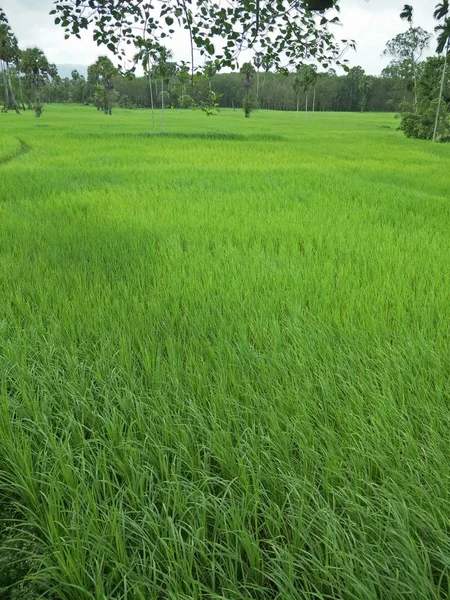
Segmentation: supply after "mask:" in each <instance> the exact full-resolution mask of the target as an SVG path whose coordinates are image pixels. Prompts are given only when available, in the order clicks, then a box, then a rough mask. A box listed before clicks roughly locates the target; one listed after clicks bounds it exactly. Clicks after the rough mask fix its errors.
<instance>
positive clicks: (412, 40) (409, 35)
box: [383, 5, 431, 111]
mask: <svg viewBox="0 0 450 600" xmlns="http://www.w3.org/2000/svg"><path fill="white" fill-rule="evenodd" d="M409 9H411V11H412V7H411V6H409V5H405V8H404V10H403V12H402V13H401V15H404V16H403V17H402V18H404V19H406V18H409V15H410V18H411V21H409V24H410V27H409V29H408V31H405V32H404V33H399V34H398V35H396V36H395V37H394V38H392V39H391V40H389V41H388V42H387V44H386V48H385V50H384V52H383V55H385V56H391V57H392V59H393V60H392V62H391V66H396V65H399V64H400V63H403V65H404V67H407V71H406V72H405V77H406V78H407V79H409V80H411V81H412V82H413V86H414V102H413V107H414V110H416V111H417V63H418V62H419V60H420V59H421V57H422V55H423V53H424V51H425V50H426V48H427V47H428V45H429V42H430V38H431V34H429V33H428V32H427V31H425V30H424V29H422V28H421V27H413V26H412V12H410V10H409Z"/></svg>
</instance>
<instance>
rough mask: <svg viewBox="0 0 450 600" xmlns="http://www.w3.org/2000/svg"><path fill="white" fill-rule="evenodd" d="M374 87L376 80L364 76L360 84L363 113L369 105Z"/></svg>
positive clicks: (360, 103) (360, 106) (360, 101)
mask: <svg viewBox="0 0 450 600" xmlns="http://www.w3.org/2000/svg"><path fill="white" fill-rule="evenodd" d="M373 85H374V78H373V77H371V76H370V75H363V76H362V78H361V80H360V82H359V92H360V98H359V108H360V110H361V112H364V111H365V110H366V108H367V103H368V101H369V94H370V92H371V90H372V88H373Z"/></svg>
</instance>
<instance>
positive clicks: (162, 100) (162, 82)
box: [161, 79, 164, 133]
mask: <svg viewBox="0 0 450 600" xmlns="http://www.w3.org/2000/svg"><path fill="white" fill-rule="evenodd" d="M161 128H162V132H163V133H164V80H163V79H161Z"/></svg>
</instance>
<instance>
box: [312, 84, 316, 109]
mask: <svg viewBox="0 0 450 600" xmlns="http://www.w3.org/2000/svg"><path fill="white" fill-rule="evenodd" d="M315 109H316V88H314V92H313V105H312V112H313V114H314V111H315Z"/></svg>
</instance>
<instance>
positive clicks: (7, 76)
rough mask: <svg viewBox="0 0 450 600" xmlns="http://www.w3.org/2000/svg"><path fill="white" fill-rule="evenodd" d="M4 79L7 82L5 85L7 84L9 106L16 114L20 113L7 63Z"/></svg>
mask: <svg viewBox="0 0 450 600" xmlns="http://www.w3.org/2000/svg"><path fill="white" fill-rule="evenodd" d="M6 79H7V82H8V83H7V85H9V97H10V101H11V107H12V108H13V109H14V110H15V111H16V113H17V114H18V115H20V112H19V107H18V106H17V102H16V97H15V95H14V90H13V86H12V83H11V72H10V70H9V65H8V63H6Z"/></svg>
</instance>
